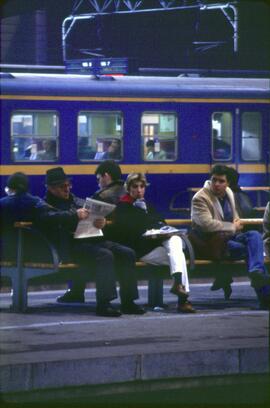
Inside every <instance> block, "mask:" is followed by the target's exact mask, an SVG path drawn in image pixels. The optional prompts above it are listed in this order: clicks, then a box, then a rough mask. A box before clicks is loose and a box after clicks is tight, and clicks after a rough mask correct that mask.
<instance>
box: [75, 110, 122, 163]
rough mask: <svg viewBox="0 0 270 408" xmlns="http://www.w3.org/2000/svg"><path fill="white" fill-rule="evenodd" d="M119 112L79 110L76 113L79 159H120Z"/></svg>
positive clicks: (120, 128) (120, 131) (120, 132)
mask: <svg viewBox="0 0 270 408" xmlns="http://www.w3.org/2000/svg"><path fill="white" fill-rule="evenodd" d="M122 142H123V115H122V113H121V112H98V111H94V112H80V113H79V115H78V158H79V160H83V161H86V160H106V159H114V160H121V159H122V151H123V150H122V149H123V143H122Z"/></svg>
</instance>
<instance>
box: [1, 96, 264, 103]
mask: <svg viewBox="0 0 270 408" xmlns="http://www.w3.org/2000/svg"><path fill="white" fill-rule="evenodd" d="M0 99H2V100H22V101H28V100H32V101H64V102H68V101H81V102H83V101H84V102H91V101H95V102H144V103H145V102H150V103H152V102H158V103H160V102H170V103H173V102H175V103H179V102H181V103H270V99H257V98H243V99H240V98H167V97H164V98H149V97H145V98H138V97H124V96H122V97H120V96H115V97H114V96H54V95H50V96H48V95H0Z"/></svg>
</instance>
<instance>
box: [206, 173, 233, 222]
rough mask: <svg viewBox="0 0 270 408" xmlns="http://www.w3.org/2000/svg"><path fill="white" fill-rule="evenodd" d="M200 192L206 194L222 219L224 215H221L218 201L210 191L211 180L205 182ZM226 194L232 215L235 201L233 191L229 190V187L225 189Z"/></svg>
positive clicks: (221, 211)
mask: <svg viewBox="0 0 270 408" xmlns="http://www.w3.org/2000/svg"><path fill="white" fill-rule="evenodd" d="M202 190H203V191H204V192H205V193H206V194H207V196H208V197H209V199H210V200H211V201H212V203H213V205H214V206H215V207H216V209H217V211H218V212H219V213H220V215H221V217H222V218H223V217H224V214H223V210H222V207H221V204H220V202H219V199H218V197H217V196H216V195H215V194H214V193H213V192H212V190H211V180H206V182H205V183H204V186H203V189H202ZM226 194H227V197H228V199H229V202H230V204H231V206H232V210H233V213H235V200H234V195H233V191H232V190H231V189H230V187H227V188H226Z"/></svg>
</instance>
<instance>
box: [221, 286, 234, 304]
mask: <svg viewBox="0 0 270 408" xmlns="http://www.w3.org/2000/svg"><path fill="white" fill-rule="evenodd" d="M222 289H223V292H224V299H225V300H229V299H230V297H231V294H232V287H231V285H230V284H229V283H228V284H227V285H224V286H223V288H222Z"/></svg>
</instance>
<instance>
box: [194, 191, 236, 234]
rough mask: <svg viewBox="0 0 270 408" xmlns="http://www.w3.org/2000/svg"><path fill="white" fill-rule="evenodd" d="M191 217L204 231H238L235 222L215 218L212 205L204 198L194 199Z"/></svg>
mask: <svg viewBox="0 0 270 408" xmlns="http://www.w3.org/2000/svg"><path fill="white" fill-rule="evenodd" d="M191 219H192V222H193V223H194V224H195V225H197V226H198V227H200V229H201V230H202V231H204V232H217V231H226V232H231V233H232V234H234V233H235V232H236V227H235V224H234V223H232V222H227V221H222V220H219V219H216V218H215V214H214V210H213V208H212V206H210V205H209V203H208V202H207V200H206V199H203V198H196V197H194V198H193V199H192V206H191Z"/></svg>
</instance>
